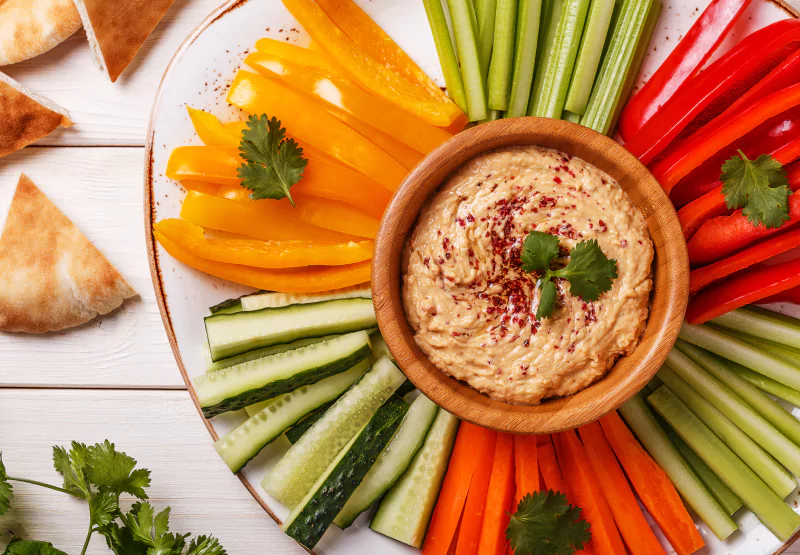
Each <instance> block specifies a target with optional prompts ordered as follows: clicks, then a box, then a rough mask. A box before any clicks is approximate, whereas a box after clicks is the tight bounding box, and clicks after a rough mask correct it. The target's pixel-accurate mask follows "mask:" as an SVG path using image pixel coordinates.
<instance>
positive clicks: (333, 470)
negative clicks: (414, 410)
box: [281, 397, 408, 549]
mask: <svg viewBox="0 0 800 555" xmlns="http://www.w3.org/2000/svg"><path fill="white" fill-rule="evenodd" d="M407 411H408V404H407V403H406V402H405V401H403V400H401V399H399V398H398V397H390V398H389V400H387V401H386V403H384V404H383V406H381V407H380V408H379V409H378V411H377V412H376V413H375V415H374V416H373V417H372V418H371V419H370V420H369V422H368V423H367V425H366V426H364V428H363V429H362V430H361V431H360V432H359V433H358V434H357V435H356V436H355V437H354V438H353V439H352V440H350V442H349V443H348V444H347V445H346V446H345V448H344V449H342V451H341V452H340V453H339V455H338V456H337V457H336V458H335V459H334V460H333V462H331V464H330V465H329V466H328V468H326V469H325V471H324V472H323V473H322V475H321V476H320V477H319V478H318V479H317V481H316V482H315V483H314V485H313V486H312V487H311V489H310V490H309V492H308V493H307V494H306V496H305V497H304V498H303V499H302V500H301V501H300V503H299V504H298V505H297V507H295V509H294V510H293V511H292V512H291V513H290V514H289V517H288V518H287V519H286V521H285V522H284V523H283V526H282V527H281V529H282V530H283V531H284V532H285V533H286V534H287V535H289V536H290V537H292V538H294V539H295V540H296V541H297V542H298V543H300V544H301V545H303V546H305V547H307V548H308V549H313V548H314V546H315V545H317V543H318V542H319V540H320V539H322V535H323V534H324V533H325V530H327V529H328V527H329V526H330V525H331V524H332V523H333V519H334V518H335V517H336V515H337V514H338V513H339V511H341V510H342V508H343V507H344V505H345V503H346V502H347V500H348V499H349V498H350V496H351V495H352V494H353V492H354V491H355V490H356V488H357V487H358V486H359V484H360V483H361V482H362V480H363V479H364V476H366V474H367V473H368V472H369V470H370V469H371V468H372V467H373V465H374V464H375V461H376V460H377V459H378V456H379V455H380V453H381V451H382V450H383V449H384V447H386V445H387V444H388V443H389V441H390V440H391V439H392V436H393V435H394V433H395V430H397V427H398V426H399V425H400V422H401V420H402V418H403V416H404V415H405V414H406V412H407Z"/></svg>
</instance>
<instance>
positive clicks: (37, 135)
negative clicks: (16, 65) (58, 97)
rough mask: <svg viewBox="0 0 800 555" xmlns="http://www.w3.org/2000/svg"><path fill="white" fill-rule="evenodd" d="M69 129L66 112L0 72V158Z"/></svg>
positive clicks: (69, 122) (70, 123)
mask: <svg viewBox="0 0 800 555" xmlns="http://www.w3.org/2000/svg"><path fill="white" fill-rule="evenodd" d="M59 126H60V127H70V126H72V122H71V121H70V120H69V113H68V112H67V111H66V110H65V109H64V108H62V107H61V106H59V105H57V104H56V103H54V102H51V101H49V100H47V99H46V98H44V97H43V96H39V95H37V94H34V93H33V92H31V91H30V90H28V89H27V88H25V87H24V86H22V84H20V83H18V82H16V81H14V80H13V79H12V78H11V77H9V76H8V75H6V74H4V73H0V158H2V157H3V156H6V155H8V154H11V153H12V152H14V151H15V150H19V149H21V148H23V147H26V146H28V145H29V144H31V143H32V142H35V141H38V140H39V139H41V138H42V137H45V136H47V135H49V134H50V133H52V132H53V130H55V129H56V128H57V127H59Z"/></svg>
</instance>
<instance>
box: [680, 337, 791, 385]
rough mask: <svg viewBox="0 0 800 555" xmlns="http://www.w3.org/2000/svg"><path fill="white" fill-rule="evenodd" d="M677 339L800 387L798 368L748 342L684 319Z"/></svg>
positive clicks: (769, 376) (783, 382) (784, 382)
mask: <svg viewBox="0 0 800 555" xmlns="http://www.w3.org/2000/svg"><path fill="white" fill-rule="evenodd" d="M680 338H681V339H683V340H684V341H686V342H688V343H691V344H692V345H697V346H698V347H700V348H701V349H705V350H706V351H711V352H712V353H714V354H716V355H719V356H721V357H723V358H725V359H728V360H732V361H733V362H737V363H739V364H741V365H742V366H746V367H747V368H749V369H750V370H755V371H756V372H759V373H761V374H763V375H765V376H767V377H768V378H772V379H773V380H775V381H777V382H780V383H782V384H783V385H788V386H789V387H791V388H794V389H800V367H797V366H795V365H794V364H790V363H788V362H786V361H785V360H783V359H782V358H778V357H776V356H774V355H771V354H769V353H765V352H764V351H762V350H761V349H758V348H757V347H753V346H752V345H750V344H749V343H745V342H744V341H740V340H738V339H734V338H733V337H730V336H729V335H726V334H724V333H722V332H720V331H717V330H715V329H714V328H711V327H708V326H695V325H692V324H687V323H685V322H684V324H683V326H681V332H680Z"/></svg>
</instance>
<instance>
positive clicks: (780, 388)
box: [728, 361, 800, 407]
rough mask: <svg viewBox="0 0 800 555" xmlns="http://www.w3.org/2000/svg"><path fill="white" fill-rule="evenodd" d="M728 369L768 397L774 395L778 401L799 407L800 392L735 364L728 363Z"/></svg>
mask: <svg viewBox="0 0 800 555" xmlns="http://www.w3.org/2000/svg"><path fill="white" fill-rule="evenodd" d="M728 367H729V368H730V369H731V370H732V371H734V372H736V374H737V375H738V376H739V377H740V378H742V379H743V380H747V381H748V382H749V383H751V384H753V385H754V386H756V387H757V388H759V389H760V390H761V391H765V392H767V393H769V394H770V395H774V396H775V397H778V398H779V399H783V400H784V401H788V402H790V403H792V404H793V405H794V406H796V407H800V391H797V390H796V389H792V388H791V387H789V386H786V385H783V384H782V383H780V382H776V381H775V380H773V379H772V378H768V377H766V376H764V375H763V374H759V373H758V372H753V371H752V370H750V369H749V368H745V367H744V366H742V365H741V364H736V363H735V362H731V361H728Z"/></svg>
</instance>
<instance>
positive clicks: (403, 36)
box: [145, 0, 797, 555]
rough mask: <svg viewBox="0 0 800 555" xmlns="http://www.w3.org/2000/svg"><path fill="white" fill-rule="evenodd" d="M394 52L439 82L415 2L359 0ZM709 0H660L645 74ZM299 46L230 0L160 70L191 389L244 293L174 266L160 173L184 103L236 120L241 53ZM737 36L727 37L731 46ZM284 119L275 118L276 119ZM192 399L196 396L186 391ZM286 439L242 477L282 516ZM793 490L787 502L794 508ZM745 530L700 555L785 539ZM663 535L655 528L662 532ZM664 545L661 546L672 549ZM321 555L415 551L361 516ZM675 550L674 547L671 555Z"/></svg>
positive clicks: (183, 124)
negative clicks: (268, 485) (258, 46)
mask: <svg viewBox="0 0 800 555" xmlns="http://www.w3.org/2000/svg"><path fill="white" fill-rule="evenodd" d="M357 1H358V3H359V4H360V5H361V6H362V7H363V8H364V9H365V10H366V11H367V12H368V13H369V15H370V16H372V17H373V18H374V19H375V21H377V22H378V24H380V25H381V26H382V27H383V28H384V29H385V30H386V31H387V32H388V33H389V34H390V35H391V36H392V38H394V39H395V40H396V41H397V42H398V43H399V44H400V46H401V47H402V48H403V49H405V51H406V52H408V53H409V54H410V55H411V57H413V58H414V59H415V60H416V61H417V63H419V65H420V66H421V67H422V69H424V70H425V71H426V72H428V73H429V74H430V75H431V76H433V78H434V79H435V80H436V81H437V82H438V83H439V84H440V85H443V84H444V83H443V79H442V75H441V69H440V67H439V62H438V59H437V57H436V50H435V48H434V45H433V39H432V38H431V34H430V31H429V29H428V23H427V19H426V17H425V11H424V8H423V5H422V2H421V0H402V1H401V0H357ZM704 6H705V3H704V2H702V0H698V2H697V4H694V3H689V2H687V3H684V2H682V1H681V0H665V5H664V10H663V12H662V15H661V21H660V22H659V27H658V30H657V32H656V34H655V37H654V40H653V46H652V47H651V51H650V53H649V55H648V59H647V60H646V62H645V66H644V69H643V72H642V78H643V79H644V78H646V77H648V76H649V75H650V73H651V72H652V71H653V70H654V69H655V68H657V67H658V65H659V64H660V63H661V61H662V60H663V59H664V58H665V57H666V55H667V54H668V52H669V51H670V50H671V49H672V48H673V47H674V45H675V44H676V43H677V41H678V40H679V38H680V37H681V36H683V33H685V32H686V30H688V28H689V27H690V26H691V24H692V22H693V21H694V19H695V18H696V17H697V15H698V14H699V13H700V11H702V9H703V7H704ZM787 17H790V14H788V13H787V12H786V11H784V10H783V9H782V8H780V7H779V6H778V5H776V4H774V3H771V2H768V1H766V0H753V3H752V4H751V6H750V8H748V13H746V14H745V15H744V17H742V18H741V19H740V22H739V24H738V25H737V26H736V28H735V29H734V31H733V33H732V35H733V36H734V37H741V36H743V35H745V34H747V33H749V32H750V31H752V30H754V29H757V28H760V27H763V26H764V25H766V24H768V23H771V22H773V21H776V20H779V19H785V18H787ZM265 36H268V37H272V38H277V39H280V40H287V41H289V42H295V43H298V44H300V45H305V44H306V43H307V42H308V41H309V39H308V36H307V35H306V34H305V32H304V31H303V30H302V28H301V27H300V25H298V24H297V22H296V21H295V20H294V18H293V17H292V16H291V15H290V14H289V12H288V11H287V10H286V9H285V8H284V7H283V4H281V2H280V1H279V0H255V1H247V0H231V1H230V2H227V3H226V4H225V5H223V6H222V7H221V8H219V9H218V10H217V11H215V12H214V13H213V14H211V15H210V16H209V17H208V18H207V19H206V21H205V22H203V23H202V24H201V25H200V27H198V29H197V30H195V31H194V32H193V33H192V34H191V35H190V36H189V38H188V39H187V40H186V42H185V43H184V44H183V46H181V48H180V49H179V50H178V52H177V53H176V54H175V57H174V59H173V60H172V62H171V63H170V65H169V67H168V68H167V71H166V73H165V74H164V79H163V81H162V83H161V87H160V89H159V92H158V95H157V97H156V101H155V106H154V107H153V113H152V115H151V119H150V131H149V134H148V135H149V136H148V143H147V144H148V148H147V159H146V168H145V217H146V218H148V225H147V226H146V233H147V243H148V250H149V252H150V259H151V269H152V274H153V283H154V286H155V289H156V294H157V296H158V299H159V303H160V305H161V311H162V315H163V318H164V324H165V326H166V329H167V334H168V335H169V339H170V341H171V343H172V346H173V350H174V352H175V357H176V359H177V362H178V365H179V366H180V368H181V371H182V372H183V375H184V378H185V379H186V380H187V385H188V386H189V388H190V391H192V389H191V383H190V382H189V379H190V378H192V377H194V376H199V375H200V374H202V373H203V371H204V370H205V368H204V363H203V356H202V351H201V347H202V345H203V342H204V341H205V330H204V327H203V317H204V316H206V315H207V314H208V307H209V306H212V305H214V304H216V303H218V302H220V301H222V300H224V299H227V298H231V297H237V296H239V295H242V294H244V293H247V292H249V291H250V290H249V289H248V288H246V287H242V286H238V285H235V284H232V283H229V282H225V281H223V280H220V279H216V278H212V277H210V276H208V275H206V274H203V273H201V272H198V271H196V270H193V269H192V268H189V267H187V266H184V265H183V264H180V263H178V262H176V261H175V260H174V259H172V257H170V256H169V255H168V254H166V252H165V251H164V250H163V249H162V248H161V247H160V246H158V245H157V244H156V243H155V242H154V240H153V234H152V228H151V225H150V224H152V222H154V221H158V220H161V219H164V218H173V217H177V216H178V215H179V213H180V206H181V202H182V200H183V197H184V195H185V191H184V190H183V189H182V188H181V187H180V185H179V184H178V183H177V182H175V181H172V180H170V179H168V178H167V177H166V176H165V175H164V174H165V170H166V166H167V159H168V158H169V154H170V151H171V150H172V149H173V148H175V147H177V146H180V145H186V144H201V143H200V141H199V139H198V138H197V136H196V135H195V133H194V131H193V128H192V125H191V122H190V120H189V117H188V115H187V112H186V105H187V104H188V105H190V106H192V107H195V108H202V109H204V110H209V111H211V112H213V113H215V114H217V115H218V116H220V117H221V118H223V120H227V119H233V118H234V117H236V118H237V119H240V114H239V113H238V111H237V110H235V109H234V108H232V107H230V106H228V105H227V103H226V102H225V95H226V93H227V89H228V85H229V84H230V82H231V80H232V78H233V75H234V73H235V72H236V70H237V69H238V68H239V66H240V64H241V61H242V59H243V57H244V56H245V55H246V54H247V53H248V52H249V51H251V50H253V49H254V44H255V42H256V40H258V39H259V38H262V37H265ZM732 42H733V40H731V41H729V43H732ZM276 115H277V116H278V117H280V114H276ZM192 395H194V392H193V391H192ZM242 420H243V415H242V414H232V415H224V416H221V417H218V418H215V419H214V421H213V423H212V422H206V425H207V427H208V429H209V432H210V433H211V435H212V436H213V437H214V438H215V439H216V437H217V434H224V433H226V432H227V431H229V430H230V429H231V428H232V427H233V426H235V425H237V424H238V423H240V422H241V421H242ZM287 446H288V442H287V441H286V440H285V438H281V440H279V441H277V442H275V443H274V444H272V445H270V446H269V447H268V448H266V449H265V450H264V451H263V452H262V453H261V454H260V455H259V456H258V457H257V458H256V459H255V460H254V461H252V462H251V463H250V464H249V465H248V466H247V468H246V470H245V471H244V473H243V476H242V481H243V483H244V484H245V486H246V487H248V489H249V490H250V491H251V493H252V494H253V496H254V497H255V498H256V499H257V500H258V501H259V502H260V503H261V504H262V506H263V507H264V508H265V509H266V510H267V511H268V512H269V513H270V515H272V516H273V518H276V519H278V520H281V519H283V518H285V517H286V515H287V514H288V511H287V510H286V509H285V508H284V507H282V506H281V505H280V504H279V503H277V502H276V501H275V500H273V499H272V498H270V496H269V495H268V494H267V493H266V492H265V491H264V490H263V489H262V488H261V486H260V485H259V483H260V482H261V479H262V477H263V476H264V474H265V473H266V471H267V470H268V469H269V468H270V467H271V466H272V465H273V464H274V462H275V461H276V460H277V458H278V457H280V455H281V454H282V453H283V452H284V451H285V450H286V448H287ZM796 498H797V496H796V494H795V495H793V500H791V502H792V505H793V506H794V505H796V503H795V502H794V501H795V500H796ZM737 516H738V517H739V518H738V520H739V522H740V528H741V532H737V533H736V534H735V535H734V536H733V538H732V539H731V540H729V541H727V542H725V543H721V542H719V541H718V540H716V538H714V537H713V535H712V534H711V533H710V531H709V530H708V529H707V528H706V527H705V526H703V525H701V527H700V529H701V532H702V534H703V536H704V538H705V539H706V542H707V544H708V547H707V548H706V549H704V550H703V553H706V554H723V553H731V554H741V555H766V554H769V553H773V552H774V551H776V550H778V549H779V548H780V547H781V543H780V542H779V541H778V540H777V539H776V538H775V537H774V536H773V535H772V534H771V533H770V532H769V531H768V530H767V529H766V528H765V527H764V526H761V525H760V524H759V523H758V521H757V520H756V518H755V517H754V516H753V515H752V514H749V513H746V512H744V514H743V515H741V516H740V515H737ZM659 534H660V532H659ZM662 541H663V543H664V545H665V547H668V544H667V543H666V541H665V540H663V537H662ZM315 551H316V552H317V553H319V554H321V555H322V554H325V555H374V554H376V553H381V554H382V555H402V554H411V553H417V550H415V549H412V548H409V547H407V546H404V545H402V544H400V543H397V542H395V541H393V540H390V539H388V538H386V537H384V536H381V535H380V534H377V533H375V532H372V531H370V530H369V529H368V520H367V518H366V516H365V515H362V517H361V518H359V519H358V520H357V521H356V524H355V525H353V526H352V527H351V528H350V529H348V530H347V531H346V532H342V531H340V530H339V529H337V528H336V527H335V526H334V527H332V528H331V530H330V531H329V532H328V533H327V534H325V537H324V538H323V540H322V541H321V542H320V544H319V545H318V546H317V548H316V550H315ZM669 552H670V553H672V551H671V550H670V551H669Z"/></svg>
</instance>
